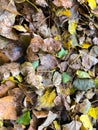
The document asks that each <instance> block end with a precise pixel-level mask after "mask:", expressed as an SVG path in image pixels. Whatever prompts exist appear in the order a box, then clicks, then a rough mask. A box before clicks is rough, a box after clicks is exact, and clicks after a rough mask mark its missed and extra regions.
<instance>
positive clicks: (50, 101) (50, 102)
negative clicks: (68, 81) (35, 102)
mask: <svg viewBox="0 0 98 130" xmlns="http://www.w3.org/2000/svg"><path fill="white" fill-rule="evenodd" d="M55 97H56V92H55V90H54V89H51V88H49V89H47V90H46V91H45V92H44V94H43V95H42V96H39V107H41V108H51V107H53V106H54V99H55Z"/></svg>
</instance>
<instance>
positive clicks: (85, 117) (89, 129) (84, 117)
mask: <svg viewBox="0 0 98 130" xmlns="http://www.w3.org/2000/svg"><path fill="white" fill-rule="evenodd" d="M80 121H81V122H82V124H83V126H84V127H85V129H87V130H93V127H92V124H91V121H90V119H89V117H88V115H81V116H80Z"/></svg>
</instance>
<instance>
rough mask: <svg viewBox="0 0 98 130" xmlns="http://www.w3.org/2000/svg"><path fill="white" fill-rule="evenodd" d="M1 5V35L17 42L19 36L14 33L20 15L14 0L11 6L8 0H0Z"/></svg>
mask: <svg viewBox="0 0 98 130" xmlns="http://www.w3.org/2000/svg"><path fill="white" fill-rule="evenodd" d="M0 3H1V4H0V8H1V9H0V14H1V15H0V35H1V36H4V37H6V38H9V39H12V40H17V39H18V37H17V35H16V34H15V32H13V31H12V26H13V24H14V22H15V17H16V14H18V13H17V10H16V7H15V5H14V1H13V0H12V1H11V3H10V4H9V1H8V0H0ZM3 11H4V12H3Z"/></svg>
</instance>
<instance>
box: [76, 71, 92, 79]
mask: <svg viewBox="0 0 98 130" xmlns="http://www.w3.org/2000/svg"><path fill="white" fill-rule="evenodd" d="M76 74H77V75H78V77H79V78H91V77H90V76H89V74H88V73H87V72H85V71H82V70H77V72H76Z"/></svg>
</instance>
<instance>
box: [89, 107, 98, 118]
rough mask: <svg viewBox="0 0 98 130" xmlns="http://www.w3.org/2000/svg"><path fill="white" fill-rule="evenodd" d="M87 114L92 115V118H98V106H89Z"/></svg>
mask: <svg viewBox="0 0 98 130" xmlns="http://www.w3.org/2000/svg"><path fill="white" fill-rule="evenodd" d="M88 115H89V116H91V117H93V118H94V119H98V107H95V108H94V107H90V109H89V111H88Z"/></svg>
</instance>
